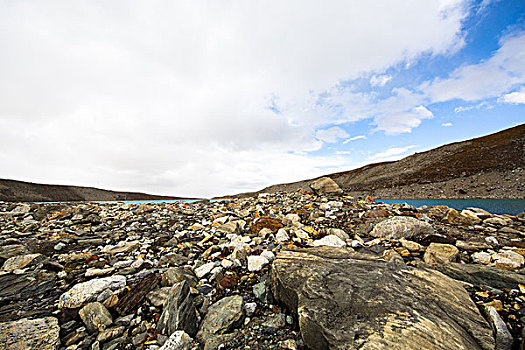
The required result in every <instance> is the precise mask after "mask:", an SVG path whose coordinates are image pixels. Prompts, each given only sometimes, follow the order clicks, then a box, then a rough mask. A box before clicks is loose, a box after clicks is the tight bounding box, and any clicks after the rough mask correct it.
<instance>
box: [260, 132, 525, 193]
mask: <svg viewBox="0 0 525 350" xmlns="http://www.w3.org/2000/svg"><path fill="white" fill-rule="evenodd" d="M327 176H329V177H330V178H332V179H333V180H334V181H335V182H337V183H338V184H339V186H341V188H343V189H344V190H345V192H346V193H349V194H350V195H354V196H359V195H366V194H370V195H372V196H374V197H376V198H440V197H447V198H525V124H522V125H519V126H516V127H513V128H510V129H506V130H503V131H500V132H497V133H494V134H491V135H488V136H483V137H479V138H475V139H471V140H468V141H463V142H455V143H451V144H447V145H444V146H441V147H438V148H435V149H432V150H430V151H426V152H422V153H416V154H414V155H411V156H408V157H406V158H404V159H401V160H399V161H395V162H385V163H376V164H370V165H367V166H364V167H361V168H358V169H354V170H350V171H344V172H340V173H334V174H330V175H327ZM310 181H311V180H304V181H298V182H293V183H288V184H281V185H274V186H270V187H267V188H265V189H263V190H261V191H258V192H257V193H259V192H276V191H281V190H286V191H294V190H296V189H298V188H305V189H306V188H308V184H309V183H310Z"/></svg>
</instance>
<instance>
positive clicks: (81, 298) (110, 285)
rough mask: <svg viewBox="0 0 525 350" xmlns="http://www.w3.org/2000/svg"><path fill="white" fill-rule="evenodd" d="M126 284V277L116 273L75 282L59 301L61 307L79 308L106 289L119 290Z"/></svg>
mask: <svg viewBox="0 0 525 350" xmlns="http://www.w3.org/2000/svg"><path fill="white" fill-rule="evenodd" d="M125 286H126V277H125V276H121V275H114V276H111V277H103V278H98V279H93V280H90V281H87V282H82V283H78V284H75V285H74V286H73V287H72V288H71V289H70V290H69V291H67V292H65V293H64V294H62V295H61V296H60V298H59V301H58V307H59V308H71V309H72V308H77V307H80V306H82V304H83V303H85V302H89V301H92V300H95V299H96V298H97V296H98V295H99V294H100V293H101V292H103V291H104V290H106V289H109V290H113V291H115V290H118V289H121V288H124V287H125Z"/></svg>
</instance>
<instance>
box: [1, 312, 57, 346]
mask: <svg viewBox="0 0 525 350" xmlns="http://www.w3.org/2000/svg"><path fill="white" fill-rule="evenodd" d="M59 332H60V327H59V326H58V320H57V319H56V318H55V317H45V318H39V319H34V320H29V319H27V318H24V319H21V320H17V321H11V322H2V323H0V349H10V350H33V349H34V350H55V349H58V346H59V345H60V338H59Z"/></svg>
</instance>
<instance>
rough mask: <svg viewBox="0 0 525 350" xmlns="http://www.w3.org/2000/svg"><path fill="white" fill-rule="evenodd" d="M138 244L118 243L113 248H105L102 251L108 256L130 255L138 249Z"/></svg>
mask: <svg viewBox="0 0 525 350" xmlns="http://www.w3.org/2000/svg"><path fill="white" fill-rule="evenodd" d="M138 247H139V242H125V241H123V242H119V243H118V244H117V245H114V246H106V247H104V249H102V251H103V252H104V253H109V254H118V253H131V252H132V251H134V250H136V249H138Z"/></svg>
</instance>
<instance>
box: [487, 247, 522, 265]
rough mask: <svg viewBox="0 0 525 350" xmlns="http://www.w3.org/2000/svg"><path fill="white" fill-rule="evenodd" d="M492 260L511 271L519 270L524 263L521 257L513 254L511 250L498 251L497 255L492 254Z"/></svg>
mask: <svg viewBox="0 0 525 350" xmlns="http://www.w3.org/2000/svg"><path fill="white" fill-rule="evenodd" d="M492 259H493V260H494V261H495V262H496V264H501V265H504V266H507V267H510V268H512V269H519V268H520V267H522V266H523V263H525V258H523V255H521V254H518V253H516V252H513V251H512V250H500V252H499V253H498V254H494V255H493V256H492Z"/></svg>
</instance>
